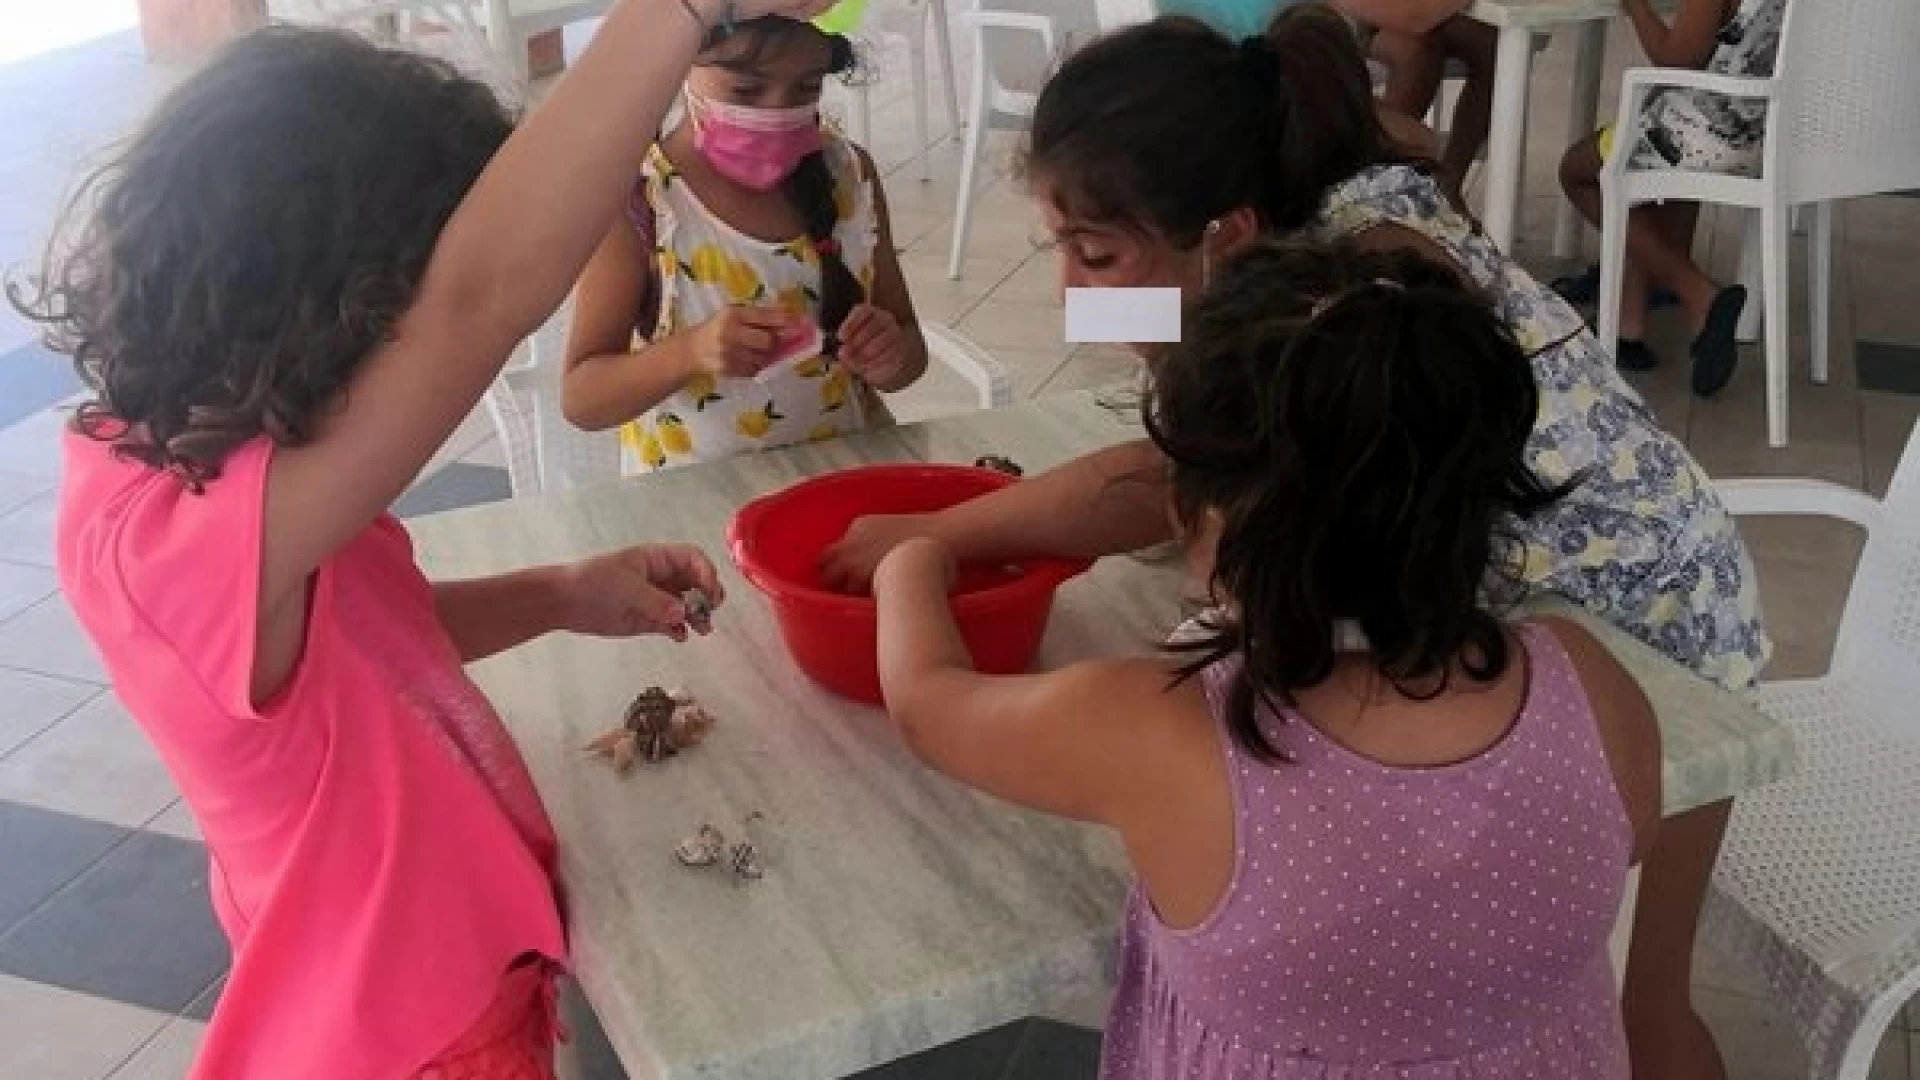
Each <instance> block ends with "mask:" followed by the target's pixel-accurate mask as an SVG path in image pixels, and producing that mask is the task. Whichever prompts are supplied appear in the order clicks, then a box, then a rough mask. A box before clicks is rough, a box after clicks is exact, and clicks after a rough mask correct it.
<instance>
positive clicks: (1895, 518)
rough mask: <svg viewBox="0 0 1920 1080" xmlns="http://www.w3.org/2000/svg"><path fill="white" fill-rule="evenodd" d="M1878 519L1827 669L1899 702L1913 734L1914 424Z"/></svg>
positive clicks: (1917, 526)
mask: <svg viewBox="0 0 1920 1080" xmlns="http://www.w3.org/2000/svg"><path fill="white" fill-rule="evenodd" d="M1880 510H1881V514H1880V520H1879V521H1877V522H1875V523H1874V525H1873V527H1871V528H1870V529H1868V531H1867V543H1866V548H1865V550H1864V551H1862V552H1861V555H1860V565H1859V567H1858V568H1857V569H1856V570H1855V571H1854V577H1853V588H1852V590H1851V592H1850V593H1849V595H1848V596H1847V607H1846V611H1845V613H1844V614H1843V615H1842V616H1841V619H1840V635H1839V638H1838V640H1837V641H1836V642H1835V643H1834V654H1833V669H1834V673H1835V674H1836V675H1841V676H1844V677H1846V678H1847V679H1848V680H1849V681H1851V682H1853V683H1855V684H1856V685H1865V686H1868V687H1871V688H1872V689H1873V691H1874V696H1875V697H1876V698H1877V699H1881V700H1884V701H1888V702H1899V703H1900V705H1899V708H1900V710H1901V711H1902V713H1903V714H1904V715H1907V716H1910V717H1913V718H1914V720H1913V723H1912V727H1911V729H1910V733H1912V734H1915V735H1920V711H1916V710H1915V708H1914V704H1913V703H1914V702H1916V701H1920V424H1916V425H1915V426H1914V430H1913V434H1912V435H1911V436H1910V437H1909V438H1908V440H1907V448H1906V452H1905V453H1904V454H1903V455H1902V456H1901V458H1900V464H1899V465H1898V466H1897V467H1896V468H1895V469H1894V474H1893V480H1892V482H1891V483H1890V484H1889V485H1888V486H1887V497H1886V498H1885V499H1884V500H1883V501H1882V502H1881V504H1880Z"/></svg>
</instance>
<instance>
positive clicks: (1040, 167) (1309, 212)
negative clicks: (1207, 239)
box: [1025, 4, 1432, 249]
mask: <svg viewBox="0 0 1920 1080" xmlns="http://www.w3.org/2000/svg"><path fill="white" fill-rule="evenodd" d="M1374 109H1375V106H1374V98H1373V89H1372V84H1371V81H1370V79H1369V76H1368V74H1367V67H1366V62H1365V60H1364V59H1363V58H1362V57H1361V55H1360V50H1359V46H1358V44H1357V43H1356V41H1355V39H1354V36H1353V31H1352V29H1351V28H1350V26H1349V25H1348V23H1347V22H1346V20H1345V19H1344V18H1343V17H1342V16H1340V15H1339V14H1337V13H1335V12H1333V11H1332V10H1331V9H1329V8H1326V7H1322V6H1320V5H1318V4H1304V5H1299V6H1295V7H1291V8H1288V9H1286V10H1284V11H1282V12H1281V13H1280V15H1279V16H1278V17H1276V18H1275V19H1274V21H1273V23H1272V25H1271V26H1270V27H1269V28H1268V29H1267V32H1266V33H1265V34H1264V35H1263V36H1260V37H1254V38H1248V39H1246V40H1244V41H1240V42H1235V41H1232V40H1230V39H1228V38H1227V37H1225V36H1223V35H1221V34H1220V33H1218V32H1216V31H1215V30H1213V29H1212V28H1210V27H1208V26H1207V25H1206V24H1205V23H1202V22H1199V21H1197V20H1195V19H1191V18H1185V17H1181V16H1165V17H1162V18H1159V19H1155V20H1154V21H1152V22H1150V23H1145V24H1142V25H1140V26H1134V27H1129V28H1128V29H1125V30H1121V31H1118V32H1116V33H1113V34H1110V35H1108V36H1106V37H1103V38H1101V39H1099V40H1097V41H1095V42H1093V43H1092V44H1090V45H1088V46H1087V47H1086V48H1084V49H1082V50H1080V51H1079V52H1077V53H1075V54H1074V55H1073V56H1072V57H1071V58H1070V59H1069V60H1068V61H1067V62H1066V63H1065V64H1064V65H1062V67H1061V69H1060V70H1059V72H1058V73H1056V74H1055V75H1054V77H1053V78H1052V79H1050V80H1048V82H1047V85H1046V87H1045V88H1044V89H1043V90H1042V91H1041V93H1040V99H1039V102H1038V104H1037V105H1036V107H1035V112H1034V118H1033V130H1032V134H1031V136H1030V137H1029V139H1028V144H1027V152H1026V159H1025V171H1026V173H1027V175H1028V176H1029V177H1030V178H1034V179H1044V180H1045V181H1046V183H1047V185H1048V187H1049V188H1050V189H1051V191H1052V193H1053V196H1054V198H1055V200H1056V201H1057V203H1058V209H1059V210H1060V211H1061V213H1062V214H1063V215H1065V216H1066V217H1068V218H1070V219H1074V220H1083V221H1099V222H1110V223H1115V224H1121V225H1130V226H1145V227H1150V228H1151V229H1153V230H1154V231H1156V232H1158V233H1160V234H1162V235H1164V236H1165V237H1166V238H1167V239H1168V240H1169V241H1170V242H1172V243H1173V244H1174V245H1176V246H1178V247H1180V248H1183V249H1190V248H1192V247H1193V246H1194V245H1196V244H1198V243H1199V242H1200V239H1201V235H1202V233H1203V231H1204V230H1205V229H1206V227H1207V225H1208V223H1209V222H1212V221H1214V220H1216V219H1218V218H1219V217H1221V216H1222V215H1224V214H1227V213H1230V212H1231V211H1234V210H1237V209H1239V208H1241V207H1250V208H1252V209H1253V210H1254V211H1255V213H1257V214H1258V215H1259V218H1260V222H1261V224H1262V226H1264V227H1265V228H1266V229H1268V230H1272V231H1275V232H1281V233H1284V232H1289V231H1291V230H1294V229H1297V228H1299V227H1301V226H1303V225H1305V224H1306V223H1307V222H1308V221H1310V220H1311V219H1312V217H1313V215H1314V213H1315V211H1316V210H1317V209H1318V207H1319V206H1320V203H1321V200H1322V199H1323V198H1324V196H1325V193H1326V190H1327V189H1328V188H1329V187H1331V186H1333V185H1334V184H1337V183H1339V182H1341V181H1343V180H1346V179H1347V178H1349V177H1351V176H1353V175H1354V174H1355V173H1357V172H1359V171H1360V170H1362V169H1364V168H1366V167H1367V166H1370V165H1376V164H1382V163H1387V162H1407V163H1412V164H1418V165H1422V166H1426V167H1431V164H1432V163H1431V162H1422V161H1419V160H1418V159H1413V158H1408V157H1406V156H1405V154H1404V153H1403V152H1402V151H1401V150H1400V149H1398V148H1397V147H1396V146H1395V145H1394V143H1393V140H1392V139H1390V138H1389V137H1388V135H1387V133H1386V131H1385V129H1384V128H1382V127H1381V124H1380V120H1379V116H1378V114H1377V113H1376V112H1375V111H1374Z"/></svg>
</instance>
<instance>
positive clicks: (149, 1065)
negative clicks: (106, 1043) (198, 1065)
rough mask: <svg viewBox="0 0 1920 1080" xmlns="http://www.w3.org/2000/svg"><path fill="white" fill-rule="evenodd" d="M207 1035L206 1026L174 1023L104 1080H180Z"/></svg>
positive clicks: (195, 1021)
mask: <svg viewBox="0 0 1920 1080" xmlns="http://www.w3.org/2000/svg"><path fill="white" fill-rule="evenodd" d="M206 1031H207V1025H206V1024H205V1023H202V1022H200V1021H198V1020H186V1019H177V1020H174V1021H173V1022H172V1023H170V1024H168V1025H167V1026H166V1027H164V1028H161V1029H160V1032H159V1034H157V1035H155V1036H154V1037H153V1040H152V1041H151V1042H149V1043H147V1045H145V1046H143V1047H141V1048H140V1049H139V1050H138V1051H137V1052H136V1053H135V1054H134V1055H133V1057H131V1058H129V1059H128V1060H127V1063H126V1064H124V1065H122V1066H120V1067H119V1068H118V1069H115V1070H114V1071H113V1073H112V1074H111V1075H110V1076H108V1077H107V1080H183V1078H184V1077H185V1076H186V1075H187V1070H188V1069H190V1068H192V1067H193V1056H194V1055H195V1054H196V1053H198V1052H199V1051H200V1040H201V1038H202V1037H203V1036H205V1035H206Z"/></svg>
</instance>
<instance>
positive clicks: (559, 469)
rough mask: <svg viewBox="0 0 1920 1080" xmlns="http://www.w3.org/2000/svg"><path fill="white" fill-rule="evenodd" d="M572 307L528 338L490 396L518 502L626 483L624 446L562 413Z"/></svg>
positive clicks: (609, 434) (563, 309)
mask: <svg viewBox="0 0 1920 1080" xmlns="http://www.w3.org/2000/svg"><path fill="white" fill-rule="evenodd" d="M570 311H571V304H563V305H562V306H561V308H560V310H559V311H557V312H555V313H554V314H553V317H552V318H550V319H548V320H547V323H546V325H545V326H542V327H541V328H540V330H539V331H538V332H537V333H535V334H534V336H532V337H530V338H528V339H527V340H526V342H525V343H524V344H523V345H522V346H521V350H522V351H521V352H520V353H518V354H516V356H515V357H514V360H513V362H512V363H510V364H509V365H508V366H507V368H506V370H504V371H502V372H501V373H500V377H499V378H498V379H495V380H494V383H493V386H492V387H491V388H489V389H488V391H487V396H486V407H487V415H488V416H489V417H490V418H491V419H492V420H493V426H494V433H495V434H496V435H497V436H499V439H500V444H501V447H502V448H503V449H504V450H505V451H506V459H507V479H508V482H509V483H510V484H511V485H512V486H513V494H514V495H515V497H519V496H523V495H534V494H539V493H540V492H545V491H565V490H569V489H571V488H577V487H586V486H590V485H593V484H601V483H607V482H610V481H613V480H617V479H619V477H620V440H619V437H618V436H617V435H615V434H614V433H613V432H610V431H581V430H580V429H579V428H576V427H574V426H573V425H572V424H571V423H569V422H568V421H567V418H566V415H565V414H564V413H562V412H561V409H560V377H561V369H562V367H563V362H562V358H563V356H564V355H565V353H564V349H565V344H566V327H567V320H568V317H569V313H570Z"/></svg>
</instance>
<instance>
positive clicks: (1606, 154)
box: [1599, 124, 1613, 161]
mask: <svg viewBox="0 0 1920 1080" xmlns="http://www.w3.org/2000/svg"><path fill="white" fill-rule="evenodd" d="M1599 146H1600V160H1601V161H1605V160H1607V159H1608V158H1610V157H1612V156H1613V125H1612V124H1608V125H1607V126H1606V127H1603V128H1601V129H1600V140H1599Z"/></svg>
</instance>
